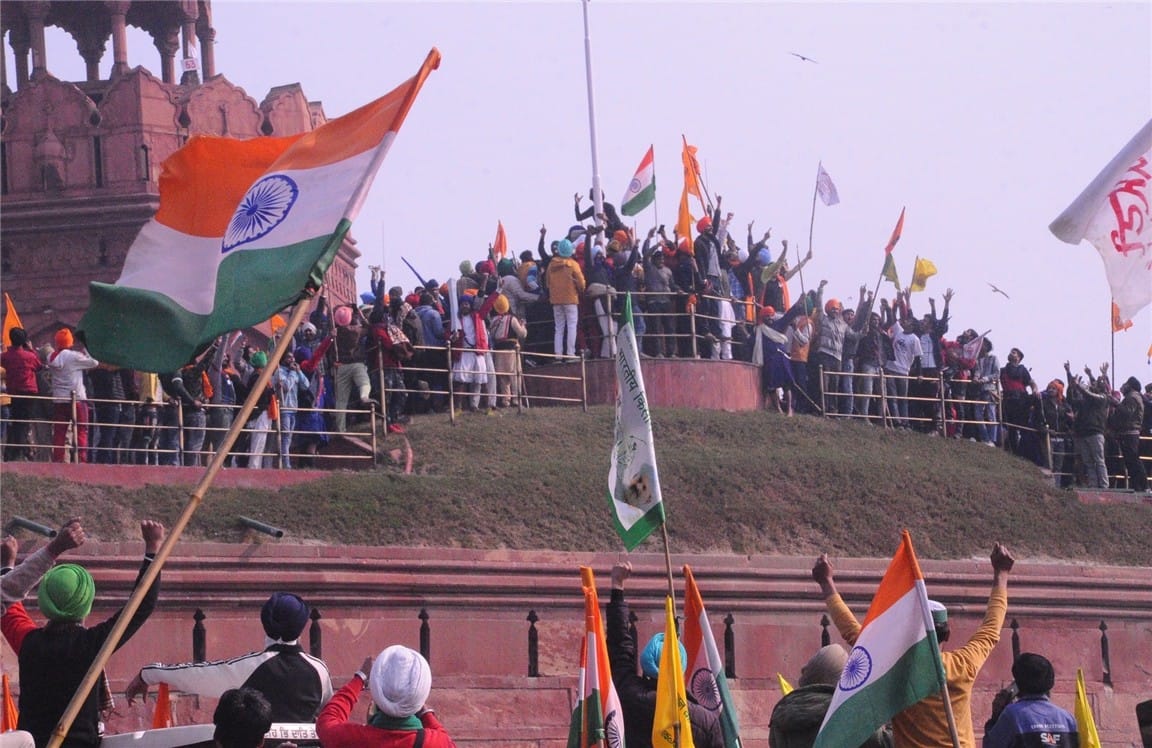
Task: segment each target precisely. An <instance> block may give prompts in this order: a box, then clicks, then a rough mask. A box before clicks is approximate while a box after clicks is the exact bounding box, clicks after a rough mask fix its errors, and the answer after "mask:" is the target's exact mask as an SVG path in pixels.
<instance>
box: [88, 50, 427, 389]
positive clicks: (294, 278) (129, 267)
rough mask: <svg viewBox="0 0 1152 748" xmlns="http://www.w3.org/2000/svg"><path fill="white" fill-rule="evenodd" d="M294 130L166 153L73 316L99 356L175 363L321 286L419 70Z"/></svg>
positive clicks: (160, 366) (130, 362)
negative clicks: (152, 185)
mask: <svg viewBox="0 0 1152 748" xmlns="http://www.w3.org/2000/svg"><path fill="white" fill-rule="evenodd" d="M439 64H440V53H439V52H438V51H437V50H435V49H433V50H432V51H431V52H430V53H429V54H428V57H427V59H426V60H425V61H424V64H423V66H422V67H421V68H420V71H419V72H418V73H417V74H416V75H415V76H413V77H412V78H411V79H409V80H408V81H407V82H405V83H404V84H402V85H401V86H399V87H398V88H396V89H395V90H394V91H392V92H391V93H389V94H388V95H386V96H384V97H382V98H380V99H377V100H376V101H373V102H372V103H370V104H368V105H366V106H364V107H361V108H360V109H357V110H356V111H354V112H351V113H350V114H347V115H345V116H343V117H340V118H338V119H335V120H332V121H330V122H327V123H325V124H324V125H321V126H320V127H318V128H316V129H315V130H313V131H311V132H308V133H303V134H301V135H295V136H289V137H283V138H253V139H250V140H235V139H231V138H215V137H203V136H198V137H195V138H193V139H192V140H190V141H189V142H188V144H187V145H185V146H184V147H183V148H181V149H180V150H179V151H177V152H176V153H174V154H173V155H172V156H171V157H170V158H168V159H167V160H166V161H165V162H164V166H163V171H162V173H161V176H160V209H159V210H158V211H157V213H156V215H155V217H153V219H152V220H151V221H149V222H148V223H147V224H145V226H144V228H142V229H141V230H140V234H139V235H138V236H137V237H136V241H135V242H133V244H132V246H131V248H130V249H129V251H128V256H127V257H126V258H125V261H124V269H123V271H122V272H121V275H120V279H119V280H118V281H116V283H115V284H111V285H110V284H105V283H93V284H91V288H90V294H91V303H90V305H89V308H88V312H87V313H86V314H85V315H84V318H83V319H82V320H81V322H80V328H81V329H83V330H84V331H85V333H86V335H87V340H88V348H89V350H90V351H91V353H92V355H93V356H95V357H96V358H98V359H99V360H101V361H104V362H107V363H112V364H118V365H120V366H129V367H133V368H136V369H140V370H143V371H153V372H168V371H175V370H176V369H178V368H180V367H181V366H182V365H184V364H185V363H186V362H187V361H188V360H189V359H190V358H191V357H193V356H194V355H196V354H197V353H198V352H199V351H200V350H202V349H203V348H204V347H205V346H207V345H208V344H209V343H210V342H211V341H212V340H213V339H214V338H216V337H217V336H218V335H221V334H223V333H226V332H228V331H231V330H235V329H239V328H242V327H248V326H251V325H256V324H258V323H260V322H263V321H265V320H267V319H268V318H269V317H271V316H272V314H274V313H275V312H277V311H279V310H280V309H283V308H284V307H286V306H288V305H291V304H292V303H294V302H295V301H297V300H298V299H299V298H300V297H301V294H302V293H304V292H305V289H306V288H313V289H315V288H319V286H320V284H321V282H322V281H323V277H324V273H325V272H326V271H327V269H328V267H329V265H331V263H332V260H333V259H334V258H335V256H336V252H337V251H338V250H339V248H340V245H341V243H342V242H343V240H344V236H345V235H346V234H347V233H348V229H349V227H350V226H351V222H352V220H353V219H354V218H355V217H356V215H357V214H358V213H359V212H360V208H361V206H362V205H363V202H364V199H365V197H366V196H367V193H368V189H369V187H370V186H371V184H372V180H373V178H374V177H375V175H376V171H377V170H378V169H379V167H380V164H381V162H382V161H383V160H384V157H385V155H386V154H387V152H388V149H389V147H390V146H391V145H392V141H393V140H394V139H395V137H396V133H397V132H398V131H399V129H400V126H401V124H403V122H404V118H405V117H406V116H407V114H408V111H409V109H410V108H411V106H412V103H413V102H414V100H415V98H416V94H417V93H418V92H419V91H420V88H421V87H422V86H423V84H424V81H425V80H426V79H427V77H428V75H429V73H431V71H432V70H434V69H436V68H437V67H438V66H439Z"/></svg>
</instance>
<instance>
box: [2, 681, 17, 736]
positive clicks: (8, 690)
mask: <svg viewBox="0 0 1152 748" xmlns="http://www.w3.org/2000/svg"><path fill="white" fill-rule="evenodd" d="M0 677H2V678H3V691H4V693H3V701H0V707H2V708H3V709H4V713H3V714H0V732H10V731H12V730H15V729H16V724H17V723H18V722H19V721H20V712H18V711H16V700H15V699H13V698H12V687H11V686H10V685H9V684H8V673H4V674H3V675H2V676H0Z"/></svg>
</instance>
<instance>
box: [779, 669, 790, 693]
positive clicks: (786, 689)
mask: <svg viewBox="0 0 1152 748" xmlns="http://www.w3.org/2000/svg"><path fill="white" fill-rule="evenodd" d="M776 682H777V683H779V684H780V695H781V696H787V695H788V694H790V693H792V690H793V689H792V684H791V683H789V682H788V679H787V678H785V677H784V675H783V674H782V673H776Z"/></svg>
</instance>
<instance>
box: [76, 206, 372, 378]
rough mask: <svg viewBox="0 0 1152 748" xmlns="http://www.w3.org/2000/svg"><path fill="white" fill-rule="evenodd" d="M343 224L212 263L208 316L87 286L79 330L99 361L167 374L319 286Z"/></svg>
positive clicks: (143, 295)
mask: <svg viewBox="0 0 1152 748" xmlns="http://www.w3.org/2000/svg"><path fill="white" fill-rule="evenodd" d="M351 225H352V224H351V222H350V221H348V220H347V219H342V220H341V221H340V223H339V225H338V226H337V227H336V231H335V232H334V233H332V234H331V235H329V236H320V237H316V238H314V239H309V240H308V241H304V242H300V243H298V244H292V245H288V246H286V247H279V248H276V249H259V250H250V251H234V252H232V253H230V254H229V255H228V256H227V257H226V258H224V260H223V261H222V262H221V263H220V267H219V270H218V271H217V279H216V301H215V305H214V308H213V310H212V313H211V314H207V315H204V314H194V313H192V312H189V311H188V310H187V309H185V308H184V307H182V306H180V305H179V304H177V303H176V302H175V301H173V300H172V299H171V298H169V297H168V296H166V295H164V294H161V293H157V292H155V291H148V290H145V289H140V288H131V287H128V286H118V285H112V284H107V283H92V284H91V285H90V288H89V291H90V295H91V300H90V304H89V308H88V312H87V313H86V314H85V315H84V317H83V319H81V321H80V329H82V330H84V331H85V332H86V333H87V335H88V340H89V344H90V348H89V351H90V353H91V354H92V356H93V357H94V358H96V359H97V360H99V361H102V362H105V363H110V364H115V365H117V366H125V367H130V368H133V369H138V370H140V371H150V372H160V373H164V372H172V371H176V370H177V369H179V368H180V367H181V366H183V365H184V364H186V363H188V361H189V359H191V358H192V357H193V356H195V355H196V354H197V353H198V352H199V350H201V349H203V348H204V347H205V346H206V345H207V344H208V343H210V342H211V341H212V340H213V339H215V338H216V337H217V336H218V335H222V334H224V333H226V332H230V331H232V330H238V329H241V328H244V327H250V326H252V325H257V324H260V323H261V322H264V321H266V320H267V319H268V318H269V317H271V316H272V315H273V314H275V313H277V312H279V311H280V310H281V309H283V308H284V307H286V306H290V305H291V304H294V303H295V302H296V301H297V300H298V299H299V298H300V294H301V293H302V292H303V291H304V288H303V286H302V285H301V279H303V278H308V279H309V280H310V283H311V284H312V285H314V286H315V287H317V288H319V286H320V284H321V283H322V282H323V279H324V273H325V272H326V271H327V270H328V267H329V266H330V265H331V264H332V261H333V259H334V258H335V257H336V252H337V251H338V250H339V249H340V245H341V243H342V242H343V241H344V236H345V235H346V234H347V233H348V229H349V228H350V227H351Z"/></svg>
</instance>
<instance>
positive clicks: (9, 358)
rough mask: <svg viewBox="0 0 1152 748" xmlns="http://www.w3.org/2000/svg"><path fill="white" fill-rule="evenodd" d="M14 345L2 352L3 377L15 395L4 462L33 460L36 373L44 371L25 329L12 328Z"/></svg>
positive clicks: (11, 335)
mask: <svg viewBox="0 0 1152 748" xmlns="http://www.w3.org/2000/svg"><path fill="white" fill-rule="evenodd" d="M8 338H9V340H10V341H11V343H12V345H11V347H10V348H8V350H6V351H4V352H3V353H0V366H2V367H4V378H5V381H6V383H7V389H8V394H9V395H11V396H12V406H11V407H12V418H11V422H10V423H9V425H8V446H6V447H5V448H4V459H5V460H21V459H24V460H27V459H31V450H30V449H29V448H28V431H29V428H30V426H31V424H30V421H31V420H32V415H33V413H34V412H35V408H34V405H35V403H36V401H35V400H33V399H32V396H35V395H37V394H39V389H38V388H37V385H36V372H38V371H40V370H41V369H43V368H44V364H42V363H41V362H40V357H39V356H37V355H36V351H34V350H32V345H31V344H30V343H29V342H28V333H26V332H24V329H23V328H20V327H13V328H12V329H11V330H10V331H9V332H8Z"/></svg>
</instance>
